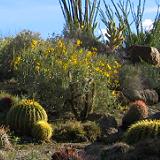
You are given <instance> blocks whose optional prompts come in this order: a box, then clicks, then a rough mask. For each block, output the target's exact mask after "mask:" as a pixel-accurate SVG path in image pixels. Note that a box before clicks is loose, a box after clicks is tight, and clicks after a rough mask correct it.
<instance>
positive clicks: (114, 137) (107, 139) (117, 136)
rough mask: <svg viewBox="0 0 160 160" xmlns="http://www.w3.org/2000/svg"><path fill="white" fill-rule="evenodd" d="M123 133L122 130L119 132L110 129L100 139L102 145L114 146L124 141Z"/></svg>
mask: <svg viewBox="0 0 160 160" xmlns="http://www.w3.org/2000/svg"><path fill="white" fill-rule="evenodd" d="M122 136H123V132H122V130H118V129H116V128H109V129H107V132H106V133H105V134H103V135H102V136H101V138H100V139H99V140H100V141H101V142H102V143H105V144H113V143H115V142H117V141H120V140H121V139H122Z"/></svg>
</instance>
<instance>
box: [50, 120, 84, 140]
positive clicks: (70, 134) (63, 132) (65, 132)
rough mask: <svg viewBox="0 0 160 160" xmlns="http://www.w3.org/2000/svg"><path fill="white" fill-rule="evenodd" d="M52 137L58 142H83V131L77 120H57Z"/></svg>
mask: <svg viewBox="0 0 160 160" xmlns="http://www.w3.org/2000/svg"><path fill="white" fill-rule="evenodd" d="M53 138H54V139H55V140H56V141H58V142H83V141H86V139H85V131H84V129H83V126H82V124H81V123H80V122H78V121H67V122H65V123H63V122H61V123H60V122H59V123H57V125H56V126H55V131H54V136H53Z"/></svg>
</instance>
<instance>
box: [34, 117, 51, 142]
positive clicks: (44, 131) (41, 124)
mask: <svg viewBox="0 0 160 160" xmlns="http://www.w3.org/2000/svg"><path fill="white" fill-rule="evenodd" d="M31 133H32V136H33V137H34V138H36V139H38V140H41V141H49V140H50V138H51V137H52V133H53V129H52V127H51V125H50V124H48V123H47V122H46V121H43V120H42V121H38V122H36V123H35V124H34V126H33V128H32V132H31Z"/></svg>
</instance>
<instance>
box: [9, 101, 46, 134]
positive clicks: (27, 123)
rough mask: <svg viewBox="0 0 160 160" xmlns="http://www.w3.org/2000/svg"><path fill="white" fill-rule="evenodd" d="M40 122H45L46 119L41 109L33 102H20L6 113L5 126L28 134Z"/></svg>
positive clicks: (44, 112)
mask: <svg viewBox="0 0 160 160" xmlns="http://www.w3.org/2000/svg"><path fill="white" fill-rule="evenodd" d="M40 120H44V121H47V120H48V117H47V114H46V111H45V110H44V109H43V107H42V106H41V105H40V104H39V103H38V102H36V101H34V100H27V99H24V100H21V101H20V102H19V103H18V104H17V105H15V106H13V107H12V108H11V109H10V110H9V112H8V113H7V124H8V125H9V126H10V128H12V129H13V130H15V131H17V132H19V133H22V134H30V132H31V129H32V127H33V125H34V124H35V123H36V122H37V121H40Z"/></svg>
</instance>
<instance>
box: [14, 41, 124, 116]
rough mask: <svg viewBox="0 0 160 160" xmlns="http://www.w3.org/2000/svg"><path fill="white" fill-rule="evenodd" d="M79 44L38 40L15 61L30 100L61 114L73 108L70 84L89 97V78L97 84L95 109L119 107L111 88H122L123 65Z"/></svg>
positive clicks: (16, 70) (17, 72) (15, 67)
mask: <svg viewBox="0 0 160 160" xmlns="http://www.w3.org/2000/svg"><path fill="white" fill-rule="evenodd" d="M79 43H81V42H80V41H79V40H77V42H76V43H72V42H69V41H64V40H63V39H57V40H55V41H53V42H52V43H51V42H49V41H37V42H36V45H35V46H34V47H32V48H30V49H28V50H25V51H24V52H23V54H21V55H19V56H17V57H15V58H14V62H13V65H14V69H15V72H16V75H17V79H18V82H19V85H20V86H21V87H23V88H24V89H25V90H27V91H28V96H29V97H32V96H34V97H35V98H36V99H39V100H40V102H41V104H42V105H44V106H46V107H47V109H48V110H49V111H51V112H52V111H53V110H55V111H56V112H58V113H59V114H61V113H63V112H64V111H65V110H68V109H70V108H69V106H70V103H68V100H72V99H71V93H70V89H69V85H70V84H79V85H80V87H78V89H77V92H80V93H82V94H86V93H87V92H88V91H87V88H85V85H84V80H85V79H91V80H93V82H94V84H95V92H96V96H95V97H94V104H93V106H94V107H93V110H104V109H105V110H107V109H108V108H112V107H113V106H117V103H116V96H113V95H112V90H111V89H114V88H116V87H118V85H119V81H118V73H119V68H120V67H121V65H120V64H119V63H118V62H117V60H116V59H115V58H113V57H110V58H108V59H107V58H106V56H99V55H97V54H96V49H93V51H89V50H84V49H82V48H79ZM99 106H101V107H99ZM111 110H112V109H111ZM62 111H63V112H62Z"/></svg>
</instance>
